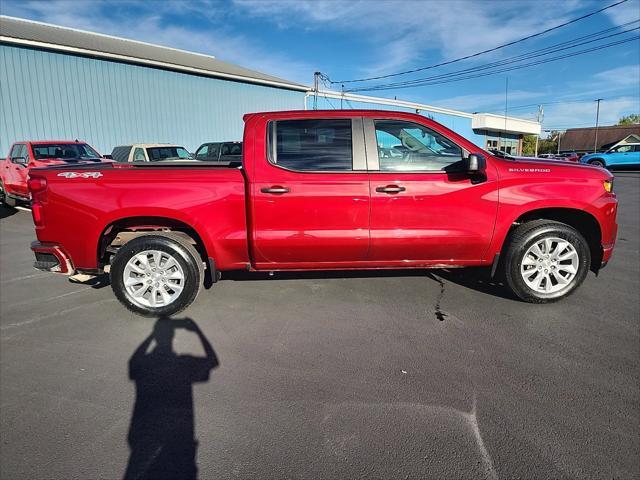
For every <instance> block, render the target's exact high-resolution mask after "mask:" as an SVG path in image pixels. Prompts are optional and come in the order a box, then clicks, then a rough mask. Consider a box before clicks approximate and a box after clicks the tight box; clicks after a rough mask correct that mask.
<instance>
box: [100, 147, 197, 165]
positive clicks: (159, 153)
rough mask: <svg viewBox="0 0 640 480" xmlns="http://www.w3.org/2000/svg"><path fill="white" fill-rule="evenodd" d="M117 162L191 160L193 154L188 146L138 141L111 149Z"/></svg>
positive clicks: (112, 155) (112, 156)
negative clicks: (188, 149)
mask: <svg viewBox="0 0 640 480" xmlns="http://www.w3.org/2000/svg"><path fill="white" fill-rule="evenodd" d="M111 158H112V159H113V160H114V161H115V162H121V163H123V162H124V163H127V162H164V161H172V160H190V159H191V158H192V155H191V154H190V153H189V152H188V151H187V149H186V148H184V147H181V146H180V145H172V144H170V143H137V144H132V145H119V146H117V147H114V148H113V150H112V151H111Z"/></svg>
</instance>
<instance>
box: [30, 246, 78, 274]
mask: <svg viewBox="0 0 640 480" xmlns="http://www.w3.org/2000/svg"><path fill="white" fill-rule="evenodd" d="M31 250H32V251H33V253H34V254H35V256H36V261H35V262H34V263H33V267H34V268H36V269H38V270H42V271H44V272H53V273H63V274H65V275H73V274H74V273H75V268H73V263H72V262H71V258H69V255H67V254H66V253H65V251H64V249H63V248H62V247H61V246H60V245H56V244H54V243H40V242H37V241H36V242H33V243H31Z"/></svg>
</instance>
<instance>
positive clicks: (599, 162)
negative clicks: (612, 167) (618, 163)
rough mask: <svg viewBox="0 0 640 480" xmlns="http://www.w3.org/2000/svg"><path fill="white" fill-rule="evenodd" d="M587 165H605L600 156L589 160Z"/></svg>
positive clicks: (602, 166)
mask: <svg viewBox="0 0 640 480" xmlns="http://www.w3.org/2000/svg"><path fill="white" fill-rule="evenodd" d="M589 165H593V166H594V167H600V168H605V167H606V165H605V163H604V160H603V159H601V158H594V159H593V160H589Z"/></svg>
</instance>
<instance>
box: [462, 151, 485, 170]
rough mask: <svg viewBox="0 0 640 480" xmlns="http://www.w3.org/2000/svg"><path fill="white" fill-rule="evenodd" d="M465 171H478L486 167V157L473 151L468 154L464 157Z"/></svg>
mask: <svg viewBox="0 0 640 480" xmlns="http://www.w3.org/2000/svg"><path fill="white" fill-rule="evenodd" d="M465 163H466V167H467V173H480V172H483V171H484V170H485V169H486V168H487V159H486V158H484V156H482V155H477V154H475V153H471V154H469V156H468V157H467V158H466V159H465Z"/></svg>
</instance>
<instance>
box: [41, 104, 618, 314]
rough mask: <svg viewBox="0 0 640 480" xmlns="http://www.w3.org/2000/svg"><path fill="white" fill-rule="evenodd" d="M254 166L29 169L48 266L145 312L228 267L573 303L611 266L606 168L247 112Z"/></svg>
mask: <svg viewBox="0 0 640 480" xmlns="http://www.w3.org/2000/svg"><path fill="white" fill-rule="evenodd" d="M244 120H245V132H244V149H243V157H242V162H241V164H240V163H238V164H237V165H230V166H226V167H220V166H215V164H214V165H210V164H207V162H172V163H170V164H158V163H149V162H141V163H139V164H136V163H135V162H134V163H128V164H117V163H113V164H95V165H82V166H81V165H78V166H68V165H64V166H57V167H49V168H43V169H36V170H33V171H32V172H31V178H30V180H29V188H30V190H31V194H32V196H33V202H32V213H33V220H34V222H35V227H36V233H37V237H38V241H37V242H34V243H33V245H32V247H31V248H32V250H33V251H34V252H35V255H36V263H35V266H36V268H39V269H42V270H49V271H56V272H61V273H66V274H72V273H74V272H83V273H89V274H98V273H101V272H103V271H104V269H105V267H106V266H109V273H110V278H111V285H112V288H113V291H114V292H115V295H116V296H117V297H118V299H119V300H120V301H121V302H122V303H123V304H124V305H125V306H126V307H127V308H129V309H130V310H132V311H134V312H137V313H140V314H142V315H169V314H173V313H176V312H178V311H180V310H181V309H183V308H185V307H187V306H188V305H189V304H190V303H191V302H193V300H194V299H195V298H196V295H197V294H198V292H199V290H200V288H201V286H202V285H203V284H205V286H210V285H211V284H212V283H215V282H216V281H217V280H218V278H219V272H221V271H227V270H236V269H245V270H262V271H275V270H311V269H382V268H452V267H468V266H478V267H481V266H487V267H489V266H490V267H492V269H491V274H492V275H493V274H496V273H498V272H499V273H500V274H501V275H502V277H503V278H504V282H505V284H506V285H507V286H508V287H509V288H510V289H511V290H512V291H513V293H514V294H515V295H516V296H518V297H519V298H521V299H523V300H526V301H530V302H538V303H543V302H550V301H554V300H558V299H560V298H563V297H565V296H566V295H568V294H570V293H571V292H572V291H574V290H575V289H576V288H577V287H578V285H580V283H581V282H582V281H583V280H584V278H585V276H586V275H587V273H588V271H589V270H593V271H595V272H597V271H598V270H599V269H600V268H601V267H602V266H604V265H605V264H606V262H607V261H608V260H609V258H610V257H611V253H612V250H613V246H614V243H615V239H616V233H617V224H616V212H617V200H616V196H615V194H614V193H613V192H612V187H613V183H612V182H613V178H612V176H611V174H610V173H609V172H607V171H606V170H604V169H602V168H597V167H591V166H586V165H575V164H569V163H562V162H557V161H555V162H554V161H549V162H548V161H543V160H532V161H517V160H509V159H501V158H497V157H495V156H492V155H491V154H489V153H488V152H486V151H483V150H482V149H480V148H479V147H477V146H475V145H474V144H472V143H470V142H469V141H467V140H465V139H464V138H463V137H461V136H460V135H458V134H456V133H455V132H453V131H451V130H449V129H447V128H446V127H444V126H442V125H440V124H438V123H436V122H434V121H432V120H430V119H428V118H425V117H422V116H420V115H415V114H409V113H400V112H388V111H373V110H339V111H289V112H271V113H255V114H250V115H246V116H245V117H244Z"/></svg>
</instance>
